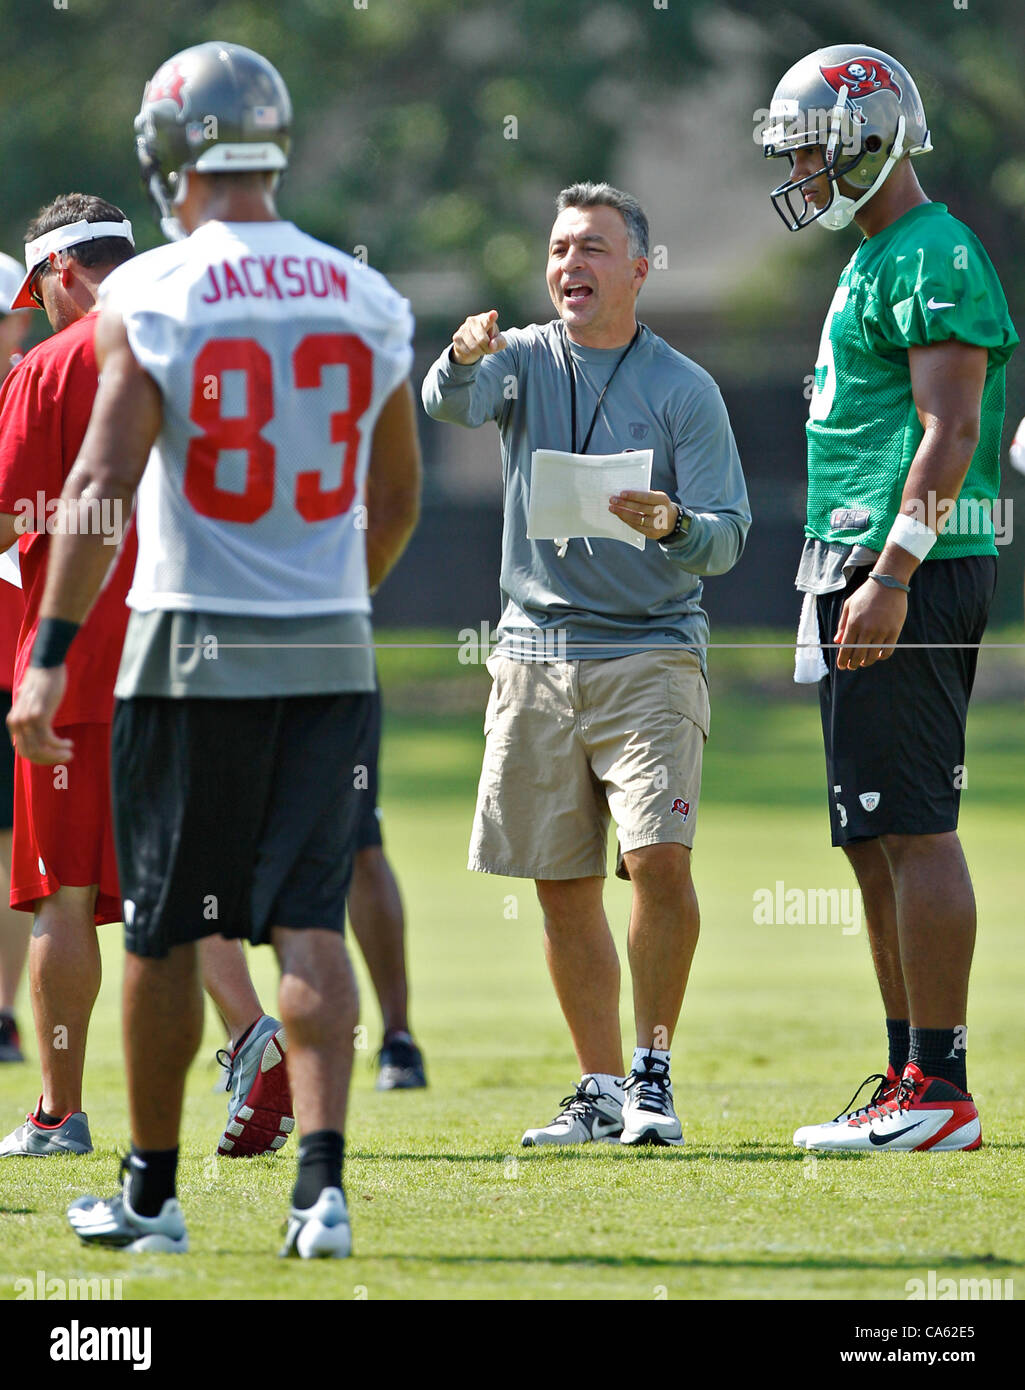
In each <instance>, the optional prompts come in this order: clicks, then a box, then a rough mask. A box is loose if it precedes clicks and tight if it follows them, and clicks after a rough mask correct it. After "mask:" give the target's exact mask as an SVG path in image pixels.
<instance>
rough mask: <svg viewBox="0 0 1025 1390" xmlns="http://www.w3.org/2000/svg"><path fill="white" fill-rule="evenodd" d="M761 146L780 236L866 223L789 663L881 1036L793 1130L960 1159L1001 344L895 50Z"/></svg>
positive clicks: (828, 84)
mask: <svg viewBox="0 0 1025 1390" xmlns="http://www.w3.org/2000/svg"><path fill="white" fill-rule="evenodd" d="M763 147H764V153H765V154H766V156H767V157H769V158H774V157H778V156H786V157H788V158H789V160H790V163H791V166H792V167H791V176H790V178H789V179H787V180H786V181H785V182H784V183H782V184H780V186H779V187H778V188H776V189H775V190H774V191H773V193H772V194H771V197H772V201H773V205H774V206H775V208H776V210H777V212H779V214H780V216H781V217H782V218H783V221H784V222H785V223H786V225H787V227H788V228H789V229H790V230H791V231H799V230H800V229H801V228H803V227H806V226H808V225H809V224H810V223H812V222H818V223H819V224H820V225H821V226H823V227H825V228H827V229H829V230H831V231H839V230H842V229H843V228H845V227H847V226H849V225H850V224H851V222H855V223H856V224H857V226H858V229H859V230H860V231H861V233H862V234H863V239H862V241H861V244H860V245H859V246H858V248H857V250H856V251H855V252H854V255H853V256H852V257H851V259H850V261H849V262H848V264H847V265H846V267H845V268H844V270H843V273H842V274H841V276H840V282H839V285H838V287H837V290H836V293H835V294H834V296H833V300H832V303H831V304H830V306H829V311H828V313H827V315H826V322H825V326H824V328H823V330H822V339H821V343H820V346H819V354H818V360H817V362H816V364H815V384H814V389H813V393H812V398H811V408H810V411H809V419H808V426H807V433H808V521H807V525H806V527H805V537H806V540H805V546H804V551H803V554H802V557H801V564H800V569H799V572H798V578H797V587H798V589H800V590H801V591H802V592H803V593H804V594H805V608H804V613H803V615H802V633H803V634H804V635H803V637H802V639H801V640H802V642H804V641H810V642H811V643H813V644H814V643H817V642H821V643H822V644H823V647H822V654H821V657H819V656H818V655H817V652H818V648H817V647H812V649H811V651H810V652H809V651H808V650H807V649H805V650H804V651H803V652H801V653H799V659H798V679H801V678H802V677H803V678H806V679H817V680H818V686H819V697H820V704H821V710H822V727H823V735H824V738H825V747H826V770H827V775H828V779H829V787H830V791H831V796H830V818H831V822H832V837H833V844H834V845H839V846H842V847H843V849H844V851H845V853H846V854H847V857H848V859H849V860H850V862H851V864H852V866H853V868H854V872H855V874H856V875H857V879H858V883H859V885H860V888H861V891H862V895H863V902H864V906H865V915H866V923H867V927H868V934H869V940H870V944H871V948H872V956H873V961H874V963H875V969H876V975H877V977H878V980H879V987H880V991H881V993H882V998H883V1004H884V1006H885V1010H886V1024H887V1034H888V1040H889V1066H888V1068H887V1071H886V1072H885V1073H880V1074H879V1075H878V1076H875V1077H871V1078H869V1081H870V1082H878V1083H879V1084H878V1086H877V1087H876V1090H875V1093H874V1094H873V1095H872V1097H871V1099H870V1101H869V1103H868V1104H867V1105H865V1106H863V1107H861V1108H860V1109H855V1110H851V1109H850V1108H849V1107H850V1106H851V1105H853V1104H854V1100H856V1099H857V1095H856V1096H855V1098H854V1099H853V1100H852V1101H850V1102H848V1109H847V1110H846V1111H845V1112H844V1113H843V1114H841V1115H840V1116H839V1117H838V1118H837V1119H836V1120H832V1121H829V1122H828V1123H825V1124H817V1125H808V1126H805V1127H803V1128H802V1129H799V1130H798V1131H797V1133H796V1134H795V1135H794V1142H795V1143H797V1144H799V1145H804V1146H806V1147H808V1148H810V1149H824V1150H852V1149H853V1150H861V1151H863V1152H876V1151H880V1150H889V1151H891V1152H892V1151H901V1150H904V1151H906V1150H909V1149H917V1150H929V1149H934V1150H936V1151H940V1150H950V1149H974V1148H978V1146H979V1144H980V1143H981V1139H982V1134H981V1127H980V1124H979V1116H978V1111H977V1109H976V1107H975V1103H974V1101H973V1100H972V1097H971V1095H970V1094H969V1093H968V1086H967V1078H966V1075H965V1040H966V1025H965V1016H966V1010H967V996H968V975H969V970H970V966H971V959H972V950H973V946H974V941H975V900H974V896H973V893H972V885H971V879H970V878H969V874H968V868H967V865H966V864H965V859H964V855H963V853H962V850H961V845H960V842H959V840H958V837H957V816H958V804H959V800H960V788H961V785H962V783H963V780H964V730H965V720H966V717H967V710H968V699H969V696H970V694H971V688H972V682H973V679H974V676H975V666H976V659H977V655H978V651H977V648H978V643H979V642H980V640H981V638H982V634H983V631H984V629H985V625H986V617H987V612H988V608H989V603H990V599H991V597H992V594H993V588H994V584H995V581H996V553H997V552H996V546H995V543H994V529H993V524H992V507H993V502H994V500H995V497H996V492H997V488H998V486H999V478H1000V472H999V448H1000V433H1001V427H1002V424H1003V414H1004V366H1005V363H1006V362H1007V359H1008V357H1009V356H1010V354H1011V351H1012V350H1013V348H1014V345H1015V343H1016V342H1017V341H1018V339H1017V335H1016V333H1015V331H1014V327H1013V325H1012V323H1011V321H1010V319H1009V317H1008V313H1007V304H1006V301H1005V299H1004V295H1003V291H1002V290H1001V288H1000V282H999V280H998V279H997V276H996V272H995V271H994V269H993V266H992V264H991V263H990V260H989V257H988V256H987V255H986V252H985V250H984V249H983V247H982V246H981V244H980V243H979V241H978V240H977V238H976V237H975V236H974V235H973V233H972V232H971V231H970V230H969V229H968V228H967V227H966V226H965V225H964V224H963V223H962V222H959V221H958V220H957V219H956V218H954V217H952V216H951V214H950V213H949V212H948V211H947V209H946V207H944V206H943V205H942V204H940V203H932V202H930V201H929V199H928V198H927V196H926V194H925V193H924V192H923V190H922V187H921V185H920V184H919V182H918V178H917V176H916V173H915V170H914V168H913V166H912V160H913V159H914V158H915V157H916V156H918V155H921V154H924V153H926V152H927V151H928V150H929V149H931V142H930V139H929V130H928V126H927V124H926V119H925V112H924V110H923V108H922V102H921V98H920V97H919V94H918V91H917V88H916V86H915V83H914V81H913V80H912V78H911V76H910V74H909V73H908V71H907V70H906V68H904V67H903V66H902V65H901V64H900V63H898V62H896V61H895V60H894V59H893V58H891V57H889V56H888V55H887V54H885V53H881V52H879V51H878V50H877V49H873V48H867V47H864V46H863V45H850V44H845V45H839V46H836V47H831V48H824V49H820V50H819V51H818V52H816V53H812V54H809V55H808V56H807V57H806V58H803V59H802V60H801V61H800V62H799V63H796V64H795V65H794V66H793V67H792V68H791V69H790V70H789V72H787V73H786V74H785V75H784V77H783V78H782V80H781V81H780V83H779V86H778V87H777V88H776V92H775V94H774V95H773V98H772V104H771V107H770V112H769V124H768V125H767V127H766V128H765V130H764V132H763ZM809 656H810V657H813V658H814V663H813V662H811V661H809V659H808V658H809ZM813 664H814V665H815V667H816V669H814V670H812V671H810V672H809V670H808V668H809V666H811V665H813Z"/></svg>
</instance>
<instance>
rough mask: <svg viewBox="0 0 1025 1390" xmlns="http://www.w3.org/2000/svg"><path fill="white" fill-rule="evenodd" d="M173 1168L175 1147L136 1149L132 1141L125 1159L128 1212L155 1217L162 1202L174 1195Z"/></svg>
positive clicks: (176, 1162)
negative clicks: (128, 1173)
mask: <svg viewBox="0 0 1025 1390" xmlns="http://www.w3.org/2000/svg"><path fill="white" fill-rule="evenodd" d="M177 1167H178V1150H177V1149H137V1148H136V1147H135V1145H134V1144H133V1145H132V1152H131V1155H130V1156H129V1159H128V1169H129V1172H130V1174H131V1178H130V1181H129V1185H128V1201H129V1204H130V1206H131V1208H132V1211H134V1212H135V1213H136V1214H137V1215H138V1216H159V1215H160V1211H161V1208H162V1207H163V1205H164V1203H165V1202H166V1201H167V1200H168V1198H170V1197H173V1196H174V1195H175V1186H174V1175H175V1170H176V1169H177Z"/></svg>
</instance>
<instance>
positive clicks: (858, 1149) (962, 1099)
mask: <svg viewBox="0 0 1025 1390" xmlns="http://www.w3.org/2000/svg"><path fill="white" fill-rule="evenodd" d="M806 1142H807V1146H808V1148H809V1149H815V1150H818V1151H819V1152H824V1153H884V1152H889V1153H910V1152H912V1151H914V1152H916V1153H923V1152H931V1153H949V1152H954V1151H962V1150H965V1149H977V1148H979V1147H980V1145H981V1144H982V1125H981V1124H980V1122H979V1112H978V1110H977V1109H976V1108H975V1101H974V1100H973V1099H972V1097H971V1096H970V1095H969V1094H968V1093H967V1092H966V1091H962V1090H959V1089H958V1087H957V1086H954V1085H952V1084H951V1082H949V1081H945V1080H943V1079H942V1078H941V1077H936V1076H925V1075H923V1073H922V1070H921V1068H920V1067H918V1066H917V1065H916V1063H914V1062H909V1063H908V1064H907V1066H906V1067H905V1068H904V1075H903V1076H902V1077H901V1080H900V1084H899V1086H898V1088H897V1092H896V1095H895V1096H894V1098H893V1100H891V1101H889V1102H888V1103H887V1104H886V1105H885V1106H882V1107H879V1110H878V1113H877V1114H876V1115H875V1117H874V1118H872V1119H870V1120H868V1121H867V1122H865V1121H859V1120H858V1119H857V1118H854V1119H851V1120H848V1121H847V1122H846V1123H843V1124H837V1125H824V1126H822V1127H821V1130H820V1132H819V1134H817V1135H813V1136H812V1138H811V1139H809V1140H807V1141H806Z"/></svg>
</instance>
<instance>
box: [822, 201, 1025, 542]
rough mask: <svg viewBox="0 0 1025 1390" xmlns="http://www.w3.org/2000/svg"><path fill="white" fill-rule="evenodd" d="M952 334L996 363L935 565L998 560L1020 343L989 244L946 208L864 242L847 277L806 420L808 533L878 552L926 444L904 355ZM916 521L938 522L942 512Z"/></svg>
mask: <svg viewBox="0 0 1025 1390" xmlns="http://www.w3.org/2000/svg"><path fill="white" fill-rule="evenodd" d="M952 338H953V339H956V340H957V341H958V342H961V343H971V344H973V345H975V346H978V347H984V348H986V349H987V351H988V353H989V364H988V367H987V371H986V385H985V388H984V390H983V395H982V416H981V427H980V435H979V443H978V446H977V448H976V450H975V453H974V455H973V456H972V462H971V466H970V467H969V469H968V475H967V477H966V478H965V481H964V485H963V487H962V489H961V493H960V496H959V498H958V499H957V508H956V509H955V510H954V511H953V512H952V513H951V515H950V517H949V519H948V521H947V523H946V525H945V526H943V527H942V529H941V531H940V536H939V539H938V540H937V542H936V544H935V545H934V546H933V548H932V550H931V551H930V553H929V559H931V560H933V559H937V560H939V559H951V558H953V557H955V556H959V555H995V554H996V553H997V552H996V546H995V544H994V540H993V525H992V519H991V507H992V503H993V501H994V499H995V498H996V494H997V490H998V488H999V485H1000V433H1001V430H1002V428H1003V419H1004V365H1005V363H1006V362H1007V359H1008V358H1009V357H1010V355H1011V352H1012V351H1013V349H1014V346H1015V344H1016V343H1017V341H1018V335H1017V333H1016V332H1015V331H1014V325H1013V324H1012V323H1011V320H1010V317H1009V316H1008V312H1007V301H1006V300H1005V298H1004V292H1003V290H1002V289H1001V287H1000V281H999V280H998V279H997V275H996V271H995V270H994V269H993V265H992V262H991V261H990V259H989V257H988V256H987V255H986V252H985V250H984V249H983V247H982V244H981V243H980V242H979V240H978V239H977V237H976V236H975V235H974V233H973V232H971V231H970V230H969V229H968V228H967V227H966V226H965V225H964V223H963V222H959V221H958V220H957V218H956V217H951V215H950V213H949V212H948V211H947V209H946V207H945V206H944V205H943V204H942V203H923V204H921V205H920V206H919V207H914V208H912V209H911V210H910V211H909V212H906V213H905V214H904V215H903V217H899V218H898V219H897V221H896V222H893V223H891V224H890V226H889V227H887V228H886V229H885V230H884V231H882V232H879V233H878V234H877V235H876V236H874V237H869V238H866V239H865V240H864V241H863V242H862V243H861V245H860V246H859V247H858V249H857V251H855V253H854V255H853V256H852V257H851V259H850V261H849V262H848V263H847V265H846V266H845V267H844V270H843V274H842V275H841V276H840V283H839V285H838V286H837V289H836V293H835V294H834V296H833V302H832V303H831V304H830V306H829V312H828V314H827V315H826V322H825V325H824V327H823V329H822V339H821V342H820V344H819V356H818V361H817V362H816V364H815V385H814V389H813V392H812V398H811V409H810V411H809V415H808V425H807V432H808V524H807V527H806V528H805V534H806V535H808V536H817V537H818V538H819V540H823V541H830V542H834V543H840V544H848V545H855V544H857V545H865V546H869V547H870V548H871V549H873V550H882V548H883V545H884V544H885V542H886V536H887V533H888V532H889V530H890V527H891V525H892V524H893V520H894V518H895V517H896V515H897V513H898V511H899V510H900V501H901V494H902V493H903V490H904V483H905V480H906V479H907V475H908V469H909V468H910V466H911V461H912V459H913V458H914V456H915V452H916V450H917V449H918V445H919V443H920V442H921V439H922V426H921V424H920V422H919V419H918V415H917V413H916V410H915V403H914V400H913V398H912V394H911V372H910V369H909V366H908V348H909V347H924V346H927V345H928V344H930V343H942V342H946V341H948V340H949V339H952ZM923 500H927V499H923ZM942 501H943V499H941V498H937V499H934V504H935V505H936V506H939V505H940V504H941V503H942ZM942 517H943V513H942V512H940V515H939V520H940V521H941V522H942ZM919 520H921V521H924V522H925V523H926V524H927V525H931V526H934V527H935V526H936V525H937V516H936V514H935V512H934V513H933V514H932V515H922V516H921V517H919Z"/></svg>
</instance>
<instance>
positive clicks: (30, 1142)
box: [0, 1096, 93, 1158]
mask: <svg viewBox="0 0 1025 1390" xmlns="http://www.w3.org/2000/svg"><path fill="white" fill-rule="evenodd" d="M42 1108H43V1097H42V1096H40V1097H39V1104H38V1105H37V1106H36V1108H35V1113H34V1114H32V1115H26V1116H25V1123H24V1124H23V1125H19V1126H18V1128H17V1129H14V1130H12V1131H11V1133H10V1134H8V1136H7V1138H6V1139H0V1158H50V1157H52V1156H53V1155H54V1154H91V1153H92V1151H93V1141H92V1138H91V1136H90V1134H89V1120H88V1118H87V1116H86V1114H85V1112H84V1111H82V1110H72V1111H70V1112H69V1113H68V1114H67V1115H65V1116H64V1118H63V1119H61V1120H58V1121H57V1123H56V1124H53V1125H44V1124H43V1122H42V1121H41V1120H40V1119H39V1112H40V1110H42Z"/></svg>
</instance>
